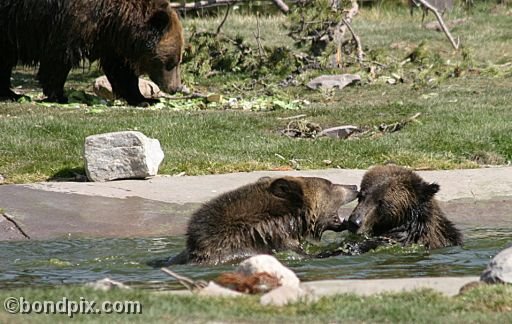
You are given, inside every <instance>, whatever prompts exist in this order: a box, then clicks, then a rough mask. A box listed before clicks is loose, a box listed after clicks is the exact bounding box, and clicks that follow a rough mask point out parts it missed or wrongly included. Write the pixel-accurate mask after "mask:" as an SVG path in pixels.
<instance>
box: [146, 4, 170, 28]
mask: <svg viewBox="0 0 512 324" xmlns="http://www.w3.org/2000/svg"><path fill="white" fill-rule="evenodd" d="M170 22H171V21H170V19H169V13H168V12H167V9H159V10H158V11H157V12H155V13H154V14H153V16H151V18H150V19H149V24H150V25H151V27H153V28H154V29H156V30H157V31H158V32H160V33H163V32H164V31H165V30H167V28H168V27H169V24H170Z"/></svg>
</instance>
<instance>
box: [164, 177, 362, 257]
mask: <svg viewBox="0 0 512 324" xmlns="http://www.w3.org/2000/svg"><path fill="white" fill-rule="evenodd" d="M356 189H357V187H356V186H350V185H339V184H333V183H332V182H330V181H329V180H326V179H322V178H313V177H281V178H268V177H265V178H261V179H260V180H258V181H257V182H255V183H252V184H249V185H246V186H243V187H241V188H238V189H236V190H233V191H231V192H227V193H225V194H222V195H220V196H219V197H217V198H215V199H213V200H211V201H210V202H208V203H206V204H205V205H204V206H203V207H201V208H200V209H199V210H198V211H196V212H195V213H194V215H193V216H192V218H191V219H190V221H189V223H188V228H187V246H186V248H185V250H184V251H183V252H182V253H181V254H179V255H178V256H176V257H174V258H173V259H171V260H170V261H169V263H168V264H182V263H188V262H191V263H199V264H218V263H222V262H228V261H233V260H235V259H240V258H244V257H248V256H251V255H255V254H262V253H263V254H271V253H273V252H276V251H283V250H294V251H297V252H300V253H303V251H302V249H301V246H300V243H301V241H302V240H303V239H305V238H312V239H320V237H321V235H322V233H323V232H324V231H326V230H333V231H342V230H344V229H345V228H344V227H343V225H342V223H343V221H342V218H341V217H340V214H339V213H340V207H341V206H342V205H344V204H346V203H348V202H350V201H352V200H354V199H355V198H356V196H357V190H356Z"/></svg>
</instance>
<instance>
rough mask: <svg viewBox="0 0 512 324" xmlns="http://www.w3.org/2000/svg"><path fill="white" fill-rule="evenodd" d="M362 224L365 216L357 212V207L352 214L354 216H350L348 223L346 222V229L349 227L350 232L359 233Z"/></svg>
mask: <svg viewBox="0 0 512 324" xmlns="http://www.w3.org/2000/svg"><path fill="white" fill-rule="evenodd" d="M362 223H363V215H361V214H360V213H358V212H357V207H356V210H354V211H353V212H352V214H350V217H349V218H348V221H346V224H345V227H347V229H348V230H349V231H350V232H352V233H357V231H358V230H359V228H360V227H361V225H362Z"/></svg>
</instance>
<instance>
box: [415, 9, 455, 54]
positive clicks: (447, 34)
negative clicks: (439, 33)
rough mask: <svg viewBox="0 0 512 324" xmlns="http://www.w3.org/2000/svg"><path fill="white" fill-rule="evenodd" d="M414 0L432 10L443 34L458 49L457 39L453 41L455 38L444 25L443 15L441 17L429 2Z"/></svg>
mask: <svg viewBox="0 0 512 324" xmlns="http://www.w3.org/2000/svg"><path fill="white" fill-rule="evenodd" d="M415 1H417V2H419V3H421V4H422V5H423V7H424V8H426V9H428V10H430V11H432V13H433V14H434V15H435V16H436V19H437V21H438V22H439V25H440V26H441V28H442V29H443V32H444V34H445V35H446V37H448V40H449V41H450V43H451V44H452V46H453V48H454V49H456V50H458V49H459V45H460V42H459V39H458V38H457V42H455V40H454V39H453V36H452V34H450V31H449V30H448V27H446V25H445V23H444V21H443V17H441V14H440V13H439V11H437V9H436V8H434V7H433V6H432V5H431V4H430V3H428V2H427V1H425V0H415Z"/></svg>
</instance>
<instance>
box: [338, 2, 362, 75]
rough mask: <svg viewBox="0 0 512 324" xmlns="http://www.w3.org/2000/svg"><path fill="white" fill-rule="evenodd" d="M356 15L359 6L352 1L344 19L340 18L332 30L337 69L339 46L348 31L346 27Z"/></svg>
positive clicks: (339, 62)
mask: <svg viewBox="0 0 512 324" xmlns="http://www.w3.org/2000/svg"><path fill="white" fill-rule="evenodd" d="M358 13H359V5H358V4H357V0H352V7H351V8H350V9H349V10H348V12H347V14H346V15H345V17H343V18H341V20H340V22H339V23H338V24H337V25H336V28H335V30H334V37H333V39H334V41H335V42H336V64H337V65H338V67H341V44H342V41H343V37H345V34H346V32H347V30H348V29H349V27H348V25H349V24H351V23H352V19H353V18H354V17H355V16H356V15H357V14H358ZM342 15H343V13H342ZM353 35H354V34H353Z"/></svg>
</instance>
